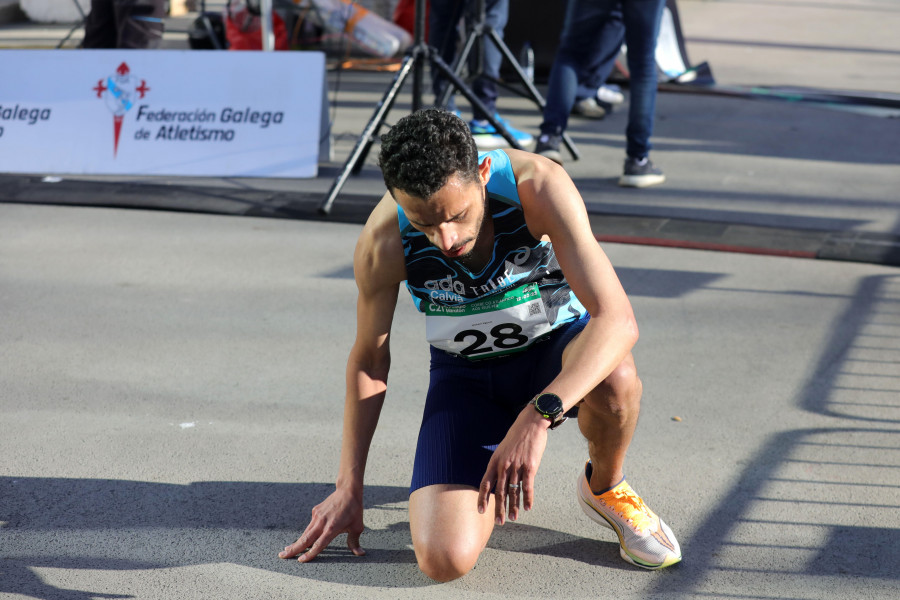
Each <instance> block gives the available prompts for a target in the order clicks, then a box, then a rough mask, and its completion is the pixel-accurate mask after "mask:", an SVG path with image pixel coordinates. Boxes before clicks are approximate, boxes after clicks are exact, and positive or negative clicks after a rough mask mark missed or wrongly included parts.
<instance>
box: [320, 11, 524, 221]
mask: <svg viewBox="0 0 900 600" xmlns="http://www.w3.org/2000/svg"><path fill="white" fill-rule="evenodd" d="M428 60H431V61H432V62H433V64H434V67H436V68H437V69H439V70H440V71H441V73H442V74H443V75H444V76H446V77H447V79H448V80H449V81H450V83H451V84H453V86H455V87H456V89H458V90H459V91H460V92H461V93H462V94H463V95H464V96H465V97H466V99H468V101H469V102H471V103H472V105H473V106H476V107H478V109H479V110H481V111H483V112H485V113H487V110H486V107H485V106H484V104H483V103H482V102H481V100H479V99H478V98H477V97H476V96H475V94H474V93H473V92H472V90H471V89H470V88H469V87H468V86H467V85H466V84H465V82H463V81H462V80H461V79H460V78H459V76H458V75H457V74H456V73H455V72H454V71H453V69H451V68H450V67H449V66H447V63H445V62H444V61H443V60H442V59H441V57H440V56H439V55H438V53H437V52H436V51H435V50H434V49H433V48H431V47H430V46H429V45H428V43H427V42H425V0H416V21H415V27H414V29H413V45H412V46H410V48H409V49H408V50H407V51H406V56H405V57H404V58H403V61H402V62H401V63H400V70H399V71H397V74H396V75H395V76H394V80H393V82H392V83H391V85H390V87H389V88H388V89H387V91H386V92H385V93H384V96H383V97H382V98H381V101H380V102H379V103H378V106H377V107H376V108H375V113H374V114H373V115H372V118H371V119H370V120H369V123H368V124H367V125H366V127H365V129H363V132H362V134H361V135H360V136H359V139H358V140H357V142H356V146H355V147H354V148H353V151H352V152H351V153H350V156H349V157H348V158H347V162H345V163H344V167H343V169H341V172H340V173H339V174H338V176H337V178H335V180H334V183H332V185H331V189H330V190H329V192H328V195H327V196H326V197H325V200H323V201H322V204H321V205H320V206H319V212H320V213H321V214H325V215H327V214H328V213H329V212H331V206H332V204H334V201H335V199H336V198H337V196H338V194H339V193H340V191H341V188H342V187H343V186H344V183H346V181H347V178H348V177H349V176H350V174H351V173H353V174H357V173H359V171H360V170H361V169H362V165H363V162H364V161H365V158H366V155H367V154H368V153H369V150H370V148H371V147H372V144H373V143H374V142H375V139H376V138H375V136H376V135H377V134H378V131H379V130H380V129H381V126H382V125H384V119H385V117H386V116H387V113H388V112H390V110H391V108H392V107H393V105H394V102H395V101H396V99H397V94H398V93H399V92H400V89H401V88H402V87H403V84H404V82H405V81H406V79H407V77H409V75H410V73H412V77H413V85H412V110H413V112H415V111H417V110H419V109H421V108H422V84H423V79H424V77H423V75H424V70H425V62H426V61H428ZM488 121H489V122H490V123H491V125H493V126H494V127H495V128H496V129H497V132H498V133H500V134H501V135H503V137H504V139H506V141H507V142H509V144H510V145H511V146H512V147H513V148H517V149H521V146H519V144H518V142H516V140H515V138H514V137H513V136H512V135H510V133H509V132H508V131H507V130H506V128H505V127H503V126H502V125H501V124H500V123H499V122H498V121H497V120H496V119H495V118H494V116H493V115H488Z"/></svg>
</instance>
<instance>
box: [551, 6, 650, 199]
mask: <svg viewBox="0 0 900 600" xmlns="http://www.w3.org/2000/svg"><path fill="white" fill-rule="evenodd" d="M619 4H621V10H622V20H623V23H624V25H625V45H626V47H627V59H628V70H629V73H630V76H629V88H630V94H629V95H630V99H629V106H628V126H627V128H626V130H625V138H626V147H625V152H626V155H627V156H626V158H625V166H624V169H623V173H622V176H621V177H620V178H619V185H622V186H625V187H646V186H650V185H656V184H659V183H662V182H663V181H665V175H663V172H662V171H661V170H660V169H659V168H657V167H655V166H654V165H653V163H652V162H651V161H650V157H649V154H650V148H651V144H650V136H651V135H652V134H653V120H654V117H655V112H656V85H657V74H656V57H655V53H656V37H657V35H658V34H659V25H660V20H661V18H662V13H663V8H664V7H665V0H569V3H568V6H567V8H566V16H565V21H564V24H563V30H562V34H561V36H560V44H559V50H558V51H557V54H556V59H555V60H554V62H553V67H552V69H551V71H550V82H549V84H548V90H547V105H546V107H545V108H544V121H543V123H541V134H540V137H539V138H538V142H537V144H536V147H535V150H534V151H535V152H536V153H537V154H541V155H543V156H545V157H547V158H549V159H551V160H553V161H555V162H557V163H559V164H562V155H561V154H560V151H559V145H560V141H561V138H562V133H563V132H564V131H565V129H566V126H567V124H568V117H569V113H570V112H571V110H572V106H573V105H574V103H575V97H576V93H577V88H578V74H579V72H582V73H583V72H584V70H585V68H586V67H587V64H588V61H590V60H592V58H593V57H595V56H598V55H599V54H600V53H601V50H600V46H601V45H602V44H604V43H606V44H608V45H610V46H611V45H612V44H611V43H610V42H609V40H606V41H604V35H603V31H604V27H605V24H606V23H607V22H608V21H609V19H610V18H611V15H612V12H613V10H614V9H615V8H616V6H617V5H619Z"/></svg>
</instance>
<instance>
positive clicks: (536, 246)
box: [397, 150, 587, 360]
mask: <svg viewBox="0 0 900 600" xmlns="http://www.w3.org/2000/svg"><path fill="white" fill-rule="evenodd" d="M485 157H490V158H491V172H490V179H489V180H488V183H487V185H486V191H487V197H488V210H490V215H491V218H492V219H493V221H494V250H493V254H492V256H491V260H490V261H489V262H488V264H487V265H486V266H485V267H484V268H483V269H481V270H480V271H478V272H477V273H476V272H471V271H469V270H468V269H467V268H466V267H465V266H464V265H462V264H460V263H459V262H457V261H456V260H454V259H452V258H448V257H446V256H444V254H443V253H442V252H441V251H440V250H439V249H438V248H436V247H435V246H433V245H432V244H431V242H429V241H428V238H427V236H426V235H425V234H424V233H422V232H419V231H417V230H416V229H415V228H413V226H412V225H411V224H410V222H409V220H408V219H407V218H406V214H405V213H404V212H403V209H402V208H400V207H399V206H398V207H397V213H398V221H399V226H400V234H401V239H402V242H403V254H404V257H405V259H406V275H407V279H406V287H407V289H408V290H409V293H410V294H411V295H412V298H413V301H414V302H415V305H416V308H417V309H418V310H419V311H421V312H423V313H425V315H426V337H427V339H428V342H429V343H430V344H431V345H432V346H435V347H436V348H439V349H442V350H445V351H447V352H450V353H452V354H458V355H461V356H464V357H466V358H469V359H473V360H475V359H482V358H490V357H494V356H500V355H503V354H509V353H511V352H517V351H520V350H524V349H525V348H527V347H528V346H530V345H531V344H532V343H533V342H535V341H538V340H540V339H543V338H544V337H546V336H547V334H549V333H550V332H551V331H553V330H554V329H556V328H558V327H560V326H561V325H564V324H566V323H569V322H572V321H575V320H578V319H580V318H581V317H582V316H583V315H584V314H585V313H586V312H587V311H586V310H585V308H584V306H582V304H581V302H579V301H578V299H577V298H576V297H575V294H574V293H573V292H572V290H571V288H569V284H568V283H567V282H566V280H565V277H564V276H563V273H562V269H560V266H559V263H558V262H557V260H556V254H555V253H554V251H553V246H552V244H551V243H550V242H542V241H540V240H536V239H535V238H534V237H533V236H532V235H531V233H530V232H529V231H528V227H527V225H526V224H525V214H524V212H523V211H522V205H521V201H520V200H519V194H518V190H517V187H516V180H515V174H514V173H513V170H512V165H511V164H510V161H509V156H507V154H506V153H505V152H503V151H502V150H494V151H492V152H488V153H484V154H479V157H478V158H479V162H480V161H481V160H483V159H484V158H485Z"/></svg>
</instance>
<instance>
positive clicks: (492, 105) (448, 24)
mask: <svg viewBox="0 0 900 600" xmlns="http://www.w3.org/2000/svg"><path fill="white" fill-rule="evenodd" d="M464 10H465V19H466V22H467V23H472V22H473V21H474V20H475V19H477V18H478V17H479V16H480V15H477V14H475V2H474V1H472V0H430V6H429V9H428V14H429V22H428V43H429V45H430V46H432V47H434V48H435V49H436V50H437V51H438V54H439V55H440V57H441V58H442V59H443V60H444V62H445V63H447V64H448V65H449V66H453V61H454V59H455V58H456V42H457V25H458V23H459V20H460V18H461V17H462V16H463V11H464ZM508 18H509V0H485V2H484V21H485V23H486V24H487V25H490V27H491V28H492V29H493V30H494V31H496V32H497V34H498V35H499V36H500V37H501V38H503V30H504V29H505V28H506V21H507V19H508ZM483 41H484V54H483V57H484V62H483V63H482V72H483V73H484V75H486V76H484V77H477V78H475V80H474V81H473V82H472V84H471V89H472V93H473V94H475V97H476V98H478V99H479V100H481V101H482V102H483V103H484V105H485V107H487V109H488V110H489V111H491V113H494V112H496V106H497V84H496V83H494V79H497V78H499V77H500V63H501V62H503V54H502V53H501V52H500V50H499V48H497V46H495V45H494V43H493V42H492V41H490V40H489V39H488V38H487V37H484V38H483ZM469 58H470V60H469V69H473V70H474V68H475V66H476V65H477V60H478V56H476V53H475V52H473V53H472V54H471V55H470V57H469ZM431 86H432V89H433V90H434V95H435V97H438V96H440V95H441V93H442V92H443V90H444V88H445V87H446V86H447V79H446V78H445V77H443V75H441V74H440V73H439V72H438V71H437V69H434V68H432V70H431ZM447 108H448V110H455V108H456V107H455V105H454V103H453V98H452V96H451V98H450V101H449V102H448V106H447ZM472 116H473V118H475V119H479V120H484V119H486V118H487V116H486V115H484V114H480V112H479V111H473V115H472Z"/></svg>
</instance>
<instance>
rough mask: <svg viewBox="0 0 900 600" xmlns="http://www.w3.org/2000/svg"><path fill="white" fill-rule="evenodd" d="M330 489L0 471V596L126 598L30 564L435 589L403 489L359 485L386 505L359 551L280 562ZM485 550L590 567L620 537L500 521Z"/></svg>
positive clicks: (608, 559)
mask: <svg viewBox="0 0 900 600" xmlns="http://www.w3.org/2000/svg"><path fill="white" fill-rule="evenodd" d="M333 489H334V487H333V485H331V484H325V483H298V484H285V483H266V482H199V483H191V484H188V485H177V484H167V483H148V482H141V481H121V480H103V479H67V478H30V477H0V525H2V532H3V542H4V543H3V555H2V558H3V561H2V565H0V571H2V577H0V593H10V594H19V595H22V596H26V597H31V598H41V599H47V600H50V599H54V600H56V599H59V598H63V599H65V600H87V599H88V598H127V597H130V596H128V595H124V594H109V593H107V594H102V593H96V592H85V591H78V590H66V589H60V588H57V587H54V586H52V585H50V584H48V583H46V582H44V581H42V579H41V578H40V577H39V576H38V575H37V574H36V573H35V571H34V569H35V568H53V569H88V570H106V571H117V570H121V571H125V570H129V571H131V570H143V569H164V568H174V567H184V566H190V565H198V564H217V563H233V564H236V565H241V566H246V567H252V568H256V569H264V570H267V571H272V572H275V573H281V574H285V575H293V576H298V577H303V578H308V579H313V580H318V581H325V582H332V583H342V584H351V585H360V586H367V587H388V588H403V587H420V586H427V585H431V584H433V582H432V581H431V580H430V579H428V578H427V577H426V576H425V575H423V574H422V573H421V572H420V571H419V569H418V568H417V566H416V559H415V554H414V552H413V550H412V546H411V538H410V533H409V523H408V520H407V519H408V515H407V511H406V506H405V503H406V502H407V500H408V490H407V488H405V487H394V486H368V487H367V488H366V507H367V511H373V510H374V511H379V510H383V511H386V512H384V513H381V514H379V515H377V516H378V518H376V519H374V520H375V521H376V522H379V523H381V525H379V526H377V527H375V528H373V529H367V530H366V533H365V534H364V537H363V540H362V541H363V547H364V548H365V549H366V552H367V554H366V556H365V557H362V558H358V557H355V556H353V555H352V554H351V553H350V552H349V551H348V550H347V549H346V545H345V543H346V542H345V540H346V537H345V536H339V537H338V538H337V539H336V540H335V541H334V542H333V543H332V544H331V546H329V548H327V549H326V550H325V551H324V552H323V553H322V554H320V555H319V556H318V557H317V559H316V560H315V561H313V562H311V563H307V564H298V563H297V561H295V560H282V559H279V558H278V557H277V553H278V551H280V550H281V549H282V548H284V546H285V545H286V544H288V543H290V542H293V541H294V540H296V539H297V537H298V535H299V533H300V531H301V530H302V527H303V526H304V525H305V524H306V523H307V522H308V519H309V514H310V511H311V510H312V507H313V506H315V505H316V504H318V503H319V502H321V501H322V499H324V498H325V497H326V496H327V495H328V494H329V493H330V492H331V491H333ZM395 505H399V506H395ZM370 515H371V513H370ZM394 515H396V517H395V516H394ZM367 520H369V521H372V520H373V519H370V518H369V517H368V516H367ZM489 549H494V550H505V551H511V552H515V553H521V554H526V555H527V554H530V555H534V556H535V557H534V560H535V561H539V560H541V558H538V557H547V556H555V557H562V558H569V559H572V560H576V561H579V562H582V563H586V564H588V565H603V566H619V565H618V563H619V562H620V561H619V559H618V556H617V553H618V545H617V544H615V543H612V542H611V543H603V542H597V541H595V540H591V539H585V538H580V537H577V536H573V535H569V534H565V533H560V532H557V531H552V530H549V529H544V528H540V527H533V526H529V525H522V524H509V525H507V526H504V527H499V528H497V529H496V530H495V534H494V536H493V537H492V539H491V542H490V544H489ZM524 571H525V572H523V573H521V574H520V576H521V578H523V581H527V580H528V579H529V577H530V575H529V573H528V571H531V570H530V569H525V570H524ZM535 577H538V575H537V574H535Z"/></svg>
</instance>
